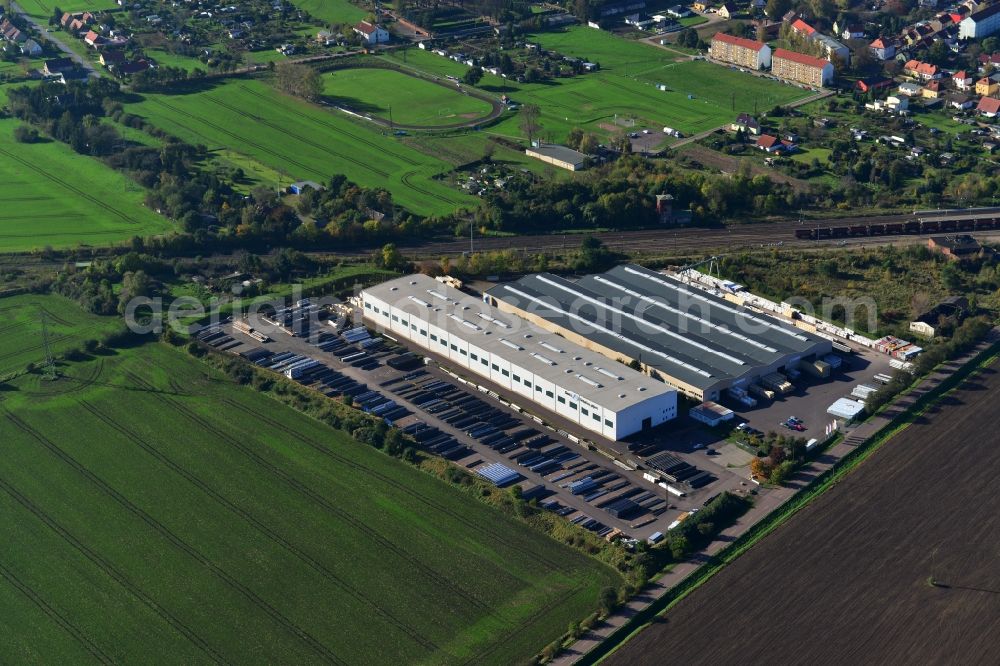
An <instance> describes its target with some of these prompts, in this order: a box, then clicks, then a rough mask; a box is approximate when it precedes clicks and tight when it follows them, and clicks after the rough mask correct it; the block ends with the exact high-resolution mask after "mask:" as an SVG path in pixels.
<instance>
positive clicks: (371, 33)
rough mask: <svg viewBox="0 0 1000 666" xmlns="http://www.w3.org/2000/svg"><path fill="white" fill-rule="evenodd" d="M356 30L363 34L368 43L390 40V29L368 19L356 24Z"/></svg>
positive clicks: (363, 38)
mask: <svg viewBox="0 0 1000 666" xmlns="http://www.w3.org/2000/svg"><path fill="white" fill-rule="evenodd" d="M354 32H356V33H357V34H359V35H361V39H362V40H363V41H364V42H365V43H366V44H384V43H385V42H388V41H389V31H388V30H386V29H385V28H383V27H382V26H380V25H376V24H374V23H369V22H368V21H362V22H361V23H358V24H357V25H356V26H354Z"/></svg>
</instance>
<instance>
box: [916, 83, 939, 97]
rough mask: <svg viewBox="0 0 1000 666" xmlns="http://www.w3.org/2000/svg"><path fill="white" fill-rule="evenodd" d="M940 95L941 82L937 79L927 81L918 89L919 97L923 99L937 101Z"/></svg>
mask: <svg viewBox="0 0 1000 666" xmlns="http://www.w3.org/2000/svg"><path fill="white" fill-rule="evenodd" d="M940 95H941V81H940V80H938V79H935V80H933V81H928V82H927V83H926V84H924V87H923V88H921V89H920V96H921V97H923V98H925V99H937V98H938V97H940Z"/></svg>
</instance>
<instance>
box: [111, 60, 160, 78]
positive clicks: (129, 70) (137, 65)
mask: <svg viewBox="0 0 1000 666" xmlns="http://www.w3.org/2000/svg"><path fill="white" fill-rule="evenodd" d="M152 67H153V63H151V62H149V61H148V60H134V61H130V62H123V63H122V64H120V65H118V66H116V67H115V73H116V74H118V76H131V75H133V74H138V73H139V72H145V71H146V70H147V69H151V68H152Z"/></svg>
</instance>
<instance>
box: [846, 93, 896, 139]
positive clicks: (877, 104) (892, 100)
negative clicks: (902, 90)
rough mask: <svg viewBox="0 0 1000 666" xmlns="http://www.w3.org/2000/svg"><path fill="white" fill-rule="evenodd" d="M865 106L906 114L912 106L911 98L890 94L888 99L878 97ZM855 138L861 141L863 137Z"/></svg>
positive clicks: (880, 110) (881, 111)
mask: <svg viewBox="0 0 1000 666" xmlns="http://www.w3.org/2000/svg"><path fill="white" fill-rule="evenodd" d="M865 108H866V109H868V110H869V111H875V112H877V113H895V114H898V115H901V116H905V115H906V114H907V110H908V109H909V108H910V98H908V97H899V96H896V95H890V96H889V97H887V98H886V99H877V100H875V101H874V102H869V103H867V104H865ZM862 138H863V137H862ZM854 140H855V141H860V140H861V138H859V137H858V136H855V137H854Z"/></svg>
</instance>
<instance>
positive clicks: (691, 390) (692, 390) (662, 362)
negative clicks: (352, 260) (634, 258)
mask: <svg viewBox="0 0 1000 666" xmlns="http://www.w3.org/2000/svg"><path fill="white" fill-rule="evenodd" d="M486 297H487V298H488V299H489V302H490V303H491V304H492V305H495V306H496V307H498V308H499V309H501V310H503V311H506V312H510V313H514V314H517V315H518V316H520V317H524V318H526V319H527V320H529V321H531V322H533V323H535V324H537V325H538V326H541V327H543V328H545V329H546V330H549V331H553V332H556V333H558V334H560V335H562V336H563V337H565V338H567V339H569V340H572V341H573V342H576V343H577V344H580V345H583V346H585V347H587V348H589V349H594V350H595V351H598V352H600V353H602V354H604V355H605V356H607V357H609V358H611V359H616V358H620V359H623V360H624V361H625V362H629V361H632V360H635V361H638V362H640V363H641V364H642V366H643V367H644V368H645V369H646V370H648V371H655V372H657V373H658V374H659V375H660V376H661V377H662V378H663V379H664V381H666V382H667V383H668V384H670V385H672V386H675V387H677V388H678V389H679V390H680V391H682V392H683V393H684V394H685V395H687V396H688V397H690V398H692V399H694V400H697V401H699V402H700V401H702V400H713V401H717V400H719V399H720V397H721V395H722V392H723V391H724V390H725V389H730V388H734V389H736V390H737V391H739V392H740V395H745V393H746V390H747V389H750V388H751V387H753V386H755V385H757V384H758V383H759V384H762V385H763V386H764V388H765V389H769V390H772V391H778V392H780V393H786V392H787V391H789V390H791V384H789V383H788V382H787V381H786V379H785V378H784V377H783V376H782V375H781V374H780V372H781V371H784V370H786V369H791V370H792V371H794V372H795V373H798V370H799V367H800V363H801V362H803V361H805V362H809V361H814V360H817V359H819V358H820V357H822V356H823V355H825V354H828V353H829V352H830V351H831V350H832V345H831V342H830V340H827V339H825V338H820V337H817V336H815V335H812V334H810V333H806V332H804V331H801V330H799V329H796V328H794V327H793V326H791V325H790V324H786V323H783V322H780V321H779V320H777V319H774V318H771V317H768V316H764V315H760V314H757V313H754V312H751V311H750V310H748V309H745V308H741V307H739V306H736V305H734V304H732V303H729V302H727V301H726V300H725V299H723V298H721V297H719V296H716V295H714V294H711V293H708V292H705V291H702V290H698V289H693V288H691V287H689V286H687V285H685V284H684V283H683V282H681V281H680V280H678V279H676V278H674V277H672V276H668V275H665V274H663V273H657V272H656V271H652V270H649V269H646V268H642V267H641V266H636V265H626V266H618V267H616V268H613V269H611V270H610V271H608V272H607V273H603V274H600V275H589V276H587V277H584V278H581V279H580V280H578V281H576V282H571V281H569V280H566V279H564V278H561V277H557V276H555V275H551V274H537V275H530V276H527V277H524V278H521V279H520V280H518V281H517V282H514V283H512V284H502V285H499V286H497V287H494V288H493V289H490V290H489V291H488V292H487V293H486Z"/></svg>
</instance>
